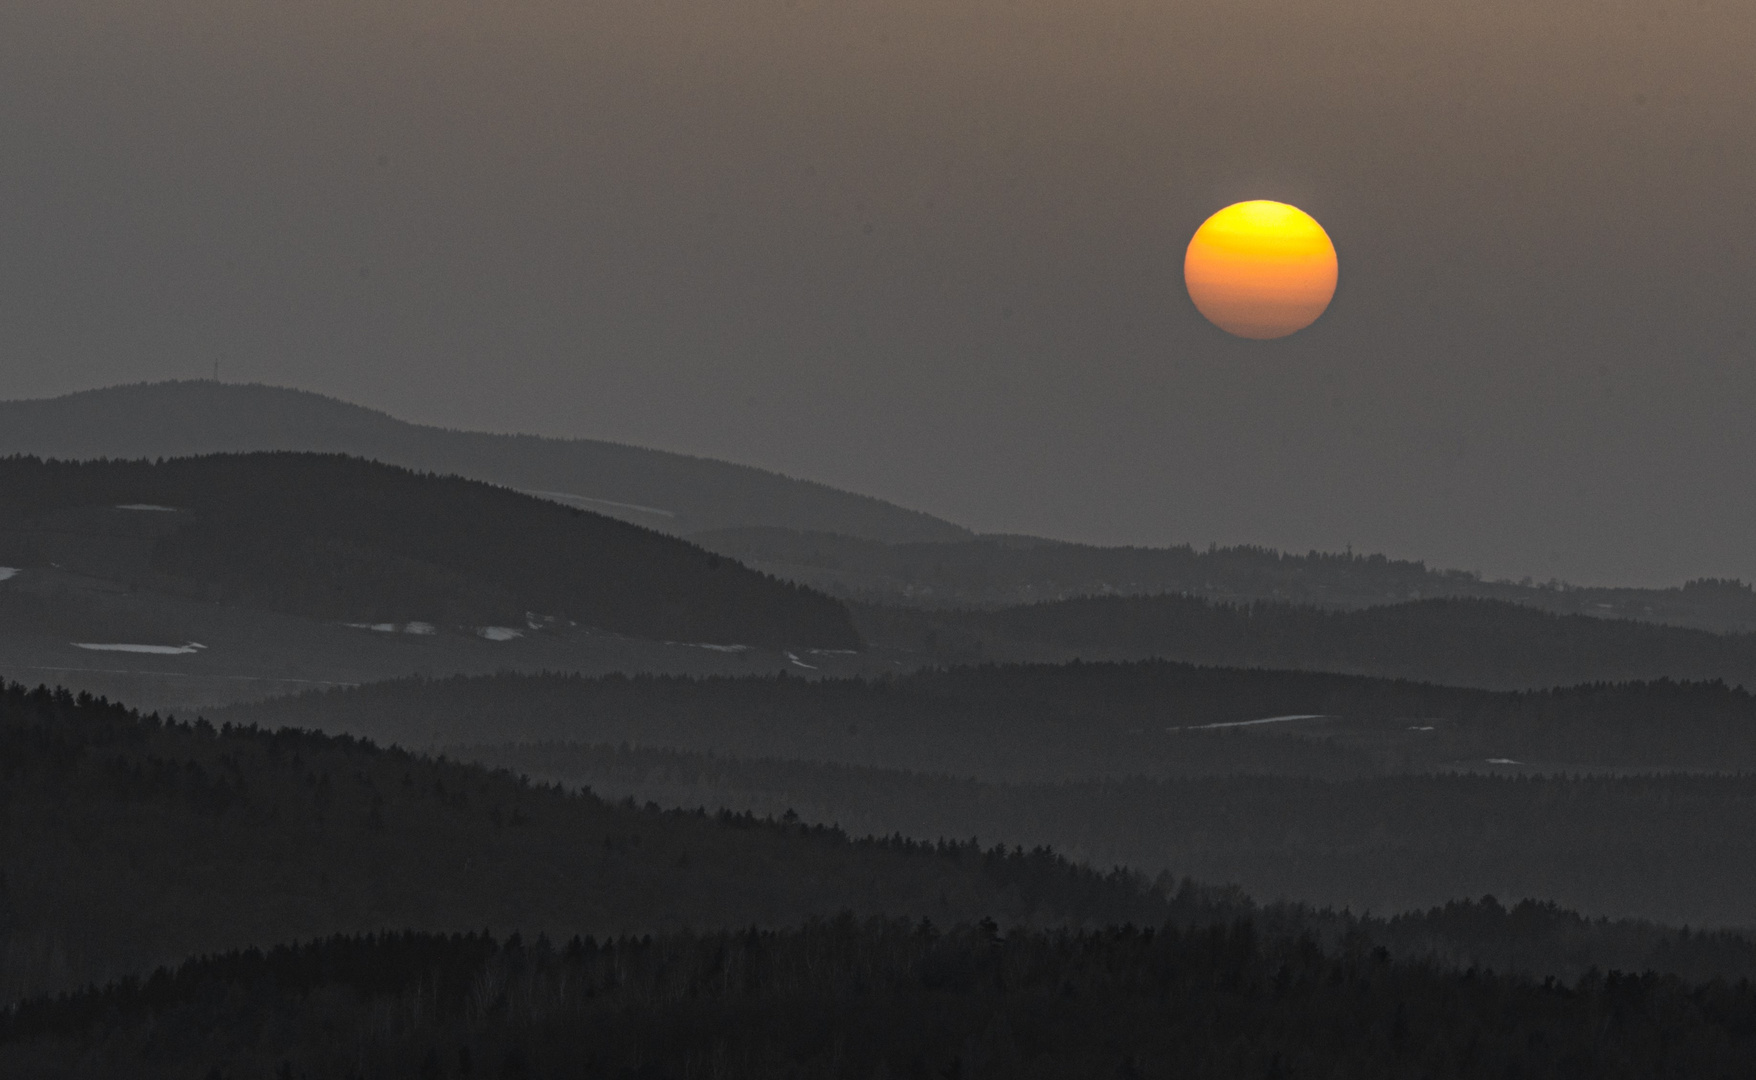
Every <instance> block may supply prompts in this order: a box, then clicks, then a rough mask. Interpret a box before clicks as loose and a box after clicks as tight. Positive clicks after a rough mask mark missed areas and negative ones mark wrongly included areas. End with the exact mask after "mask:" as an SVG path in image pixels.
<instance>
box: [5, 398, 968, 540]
mask: <svg viewBox="0 0 1756 1080" xmlns="http://www.w3.org/2000/svg"><path fill="white" fill-rule="evenodd" d="M259 450H298V451H311V452H318V453H339V454H349V455H352V456H355V457H363V458H370V459H372V460H374V461H382V462H387V463H389V464H392V465H401V466H404V467H406V468H410V469H416V470H419V471H421V472H435V473H444V474H455V475H458V476H465V477H469V478H471V479H474V480H484V481H487V482H489V483H493V484H500V485H503V486H505V487H511V488H517V489H521V490H526V491H532V492H540V493H542V495H543V496H544V497H546V498H551V499H554V500H557V501H560V502H563V503H567V504H570V505H574V506H579V507H581V508H583V509H586V510H595V511H597V512H599V513H605V514H609V515H611V516H613V517H619V518H623V519H625V520H628V521H633V522H636V523H638V524H641V525H645V526H647V527H648V528H653V529H659V530H661V531H664V532H669V533H675V534H687V533H691V532H696V531H699V530H702V529H716V528H727V527H734V526H740V525H772V526H781V527H787V528H794V529H821V530H828V531H830V532H836V533H842V534H846V535H849V536H863V537H871V538H873V539H877V540H952V539H958V538H960V537H964V536H968V535H969V533H968V531H967V530H965V529H963V528H960V527H958V526H956V525H953V524H951V523H950V522H947V521H941V520H940V519H938V518H935V517H933V516H931V515H929V514H924V513H921V512H919V511H916V510H907V509H904V508H903V507H900V506H896V505H894V504H891V503H887V502H884V501H883V500H881V499H874V498H871V497H869V496H865V495H856V494H853V493H852V492H847V491H840V490H837V489H835V488H832V487H829V486H827V485H825V484H818V483H813V482H811V481H808V480H796V479H793V478H792V477H787V476H781V475H780V474H778V473H772V472H768V471H766V470H763V469H756V468H751V467H749V466H746V465H734V464H732V463H730V462H725V461H713V460H710V459H707V458H698V457H690V456H687V455H684V454H673V453H667V452H665V451H662V450H648V449H645V448H642V447H637V446H624V445H621V444H619V443H609V442H600V441H597V440H593V439H545V438H538V437H536V436H530V435H494V434H488V433H484V432H472V431H451V430H447V429H444V428H437V427H430V426H426V425H422V424H411V423H408V422H406V421H403V420H398V419H396V418H395V417H392V416H389V415H387V414H385V413H382V412H378V411H376V410H373V409H367V408H363V407H361V406H358V405H350V404H348V403H347V402H343V401H337V400H336V399H334V398H330V397H324V396H322V395H320V394H313V393H309V392H307V391H303V390H291V389H285V388H282V387H272V386H257V385H235V384H230V383H217V382H205V381H185V382H165V383H141V384H137V385H132V386H114V387H107V388H105V389H101V390H88V391H84V392H81V393H77V394H68V395H66V396H64V397H58V398H48V399H40V400H28V401H5V402H0V454H33V455H36V456H39V457H57V458H71V459H89V458H143V457H145V458H157V457H188V456H194V455H199V454H216V453H243V452H249V451H259Z"/></svg>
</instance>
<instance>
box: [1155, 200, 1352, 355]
mask: <svg viewBox="0 0 1756 1080" xmlns="http://www.w3.org/2000/svg"><path fill="white" fill-rule="evenodd" d="M1335 276H1336V261H1335V245H1334V244H1332V243H1330V240H1329V234H1328V233H1326V232H1324V231H1323V226H1321V225H1319V224H1317V219H1316V218H1313V217H1312V216H1311V215H1310V214H1307V213H1305V212H1304V211H1303V210H1300V209H1299V208H1298V207H1296V206H1288V205H1287V204H1286V203H1278V202H1269V201H1268V200H1266V199H1258V200H1255V201H1253V202H1241V203H1233V204H1232V205H1231V206H1228V207H1226V208H1225V209H1224V210H1221V211H1220V212H1219V213H1217V214H1215V215H1213V216H1212V217H1210V218H1208V219H1207V220H1206V221H1204V222H1202V223H1201V228H1199V229H1196V230H1195V236H1194V237H1193V238H1192V239H1191V240H1190V241H1189V251H1188V252H1187V254H1185V255H1184V257H1183V281H1184V283H1185V284H1186V285H1188V287H1189V299H1191V300H1193V301H1195V307H1196V309H1197V310H1199V311H1200V312H1201V314H1203V315H1205V316H1207V318H1208V321H1209V322H1211V323H1213V324H1214V325H1215V326H1217V327H1219V328H1220V329H1221V330H1224V331H1225V332H1226V333H1228V334H1236V335H1237V336H1238V337H1243V338H1255V339H1257V340H1260V341H1266V340H1269V339H1272V338H1283V337H1286V336H1287V335H1288V334H1291V333H1295V332H1297V331H1299V330H1303V329H1304V328H1305V327H1307V326H1310V325H1311V324H1312V323H1314V322H1316V321H1317V316H1319V315H1321V314H1323V312H1324V309H1326V308H1327V307H1329V301H1330V299H1331V298H1333V297H1334V296H1335Z"/></svg>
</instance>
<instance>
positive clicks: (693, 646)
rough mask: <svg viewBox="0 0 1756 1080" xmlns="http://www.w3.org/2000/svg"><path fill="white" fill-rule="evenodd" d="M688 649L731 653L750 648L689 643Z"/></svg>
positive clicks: (698, 642)
mask: <svg viewBox="0 0 1756 1080" xmlns="http://www.w3.org/2000/svg"><path fill="white" fill-rule="evenodd" d="M689 647H690V648H691V649H712V650H713V651H714V652H731V653H739V652H744V651H746V650H747V649H749V648H750V646H748V645H709V644H708V643H707V642H705V641H694V642H690V643H689Z"/></svg>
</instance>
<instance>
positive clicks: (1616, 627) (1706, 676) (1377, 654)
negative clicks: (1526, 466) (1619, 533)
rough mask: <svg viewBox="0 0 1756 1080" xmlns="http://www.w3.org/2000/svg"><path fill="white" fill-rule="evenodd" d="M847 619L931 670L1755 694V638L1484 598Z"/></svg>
mask: <svg viewBox="0 0 1756 1080" xmlns="http://www.w3.org/2000/svg"><path fill="white" fill-rule="evenodd" d="M855 617H856V620H857V624H858V626H859V628H860V632H861V634H862V635H863V636H864V638H865V639H866V640H867V641H868V642H871V643H872V644H873V645H878V646H883V647H887V648H891V649H898V650H904V651H907V652H911V653H914V654H916V655H919V656H922V657H924V658H929V659H932V660H934V661H937V662H940V663H968V662H970V661H974V660H989V661H1006V662H1034V661H1041V662H1060V661H1066V660H1072V659H1076V658H1077V659H1084V660H1141V659H1147V658H1162V659H1169V660H1180V661H1186V662H1189V663H1196V664H1220V665H1227V666H1234V667H1271V668H1298V669H1302V670H1307V671H1336V672H1347V673H1351V674H1359V675H1376V676H1384V677H1389V678H1399V679H1416V680H1420V681H1423V682H1434V683H1444V684H1448V685H1453V686H1476V687H1482V688H1485V689H1495V690H1520V689H1539V688H1543V687H1550V686H1563V685H1567V684H1571V683H1584V682H1621V681H1626V680H1637V679H1646V680H1649V679H1659V678H1671V679H1690V680H1714V679H1721V680H1725V681H1726V682H1730V683H1734V684H1737V685H1741V686H1747V687H1749V686H1756V634H1752V633H1735V634H1715V633H1710V632H1708V631H1705V630H1694V629H1689V628H1686V627H1680V626H1658V625H1654V624H1652V623H1646V622H1636V621H1633V620H1629V619H1614V618H1597V617H1594V616H1590V615H1556V614H1552V613H1549V612H1543V611H1537V610H1534V609H1532V608H1530V607H1527V606H1524V605H1522V604H1513V603H1506V602H1503V601H1497V600H1413V601H1407V602H1404V603H1398V604H1385V605H1382V606H1378V607H1368V608H1361V609H1358V610H1336V609H1333V608H1323V607H1318V606H1315V605H1306V604H1291V603H1285V602H1272V601H1264V602H1258V603H1251V604H1230V603H1220V602H1215V601H1211V600H1205V599H1201V598H1199V597H1192V596H1177V595H1161V596H1109V597H1083V598H1079V599H1073V600H1062V601H1056V602H1053V603H1041V604H1028V605H1024V606H1020V607H1012V608H1003V609H1000V610H994V611H977V610H951V611H919V610H912V609H907V608H899V607H873V606H866V605H857V606H856V607H855Z"/></svg>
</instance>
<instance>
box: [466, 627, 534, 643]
mask: <svg viewBox="0 0 1756 1080" xmlns="http://www.w3.org/2000/svg"><path fill="white" fill-rule="evenodd" d="M476 633H477V634H479V635H480V636H482V637H485V638H487V639H488V640H489V641H511V640H512V639H513V638H521V637H523V636H524V631H523V630H514V629H513V628H512V627H510V626H478V627H476Z"/></svg>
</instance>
